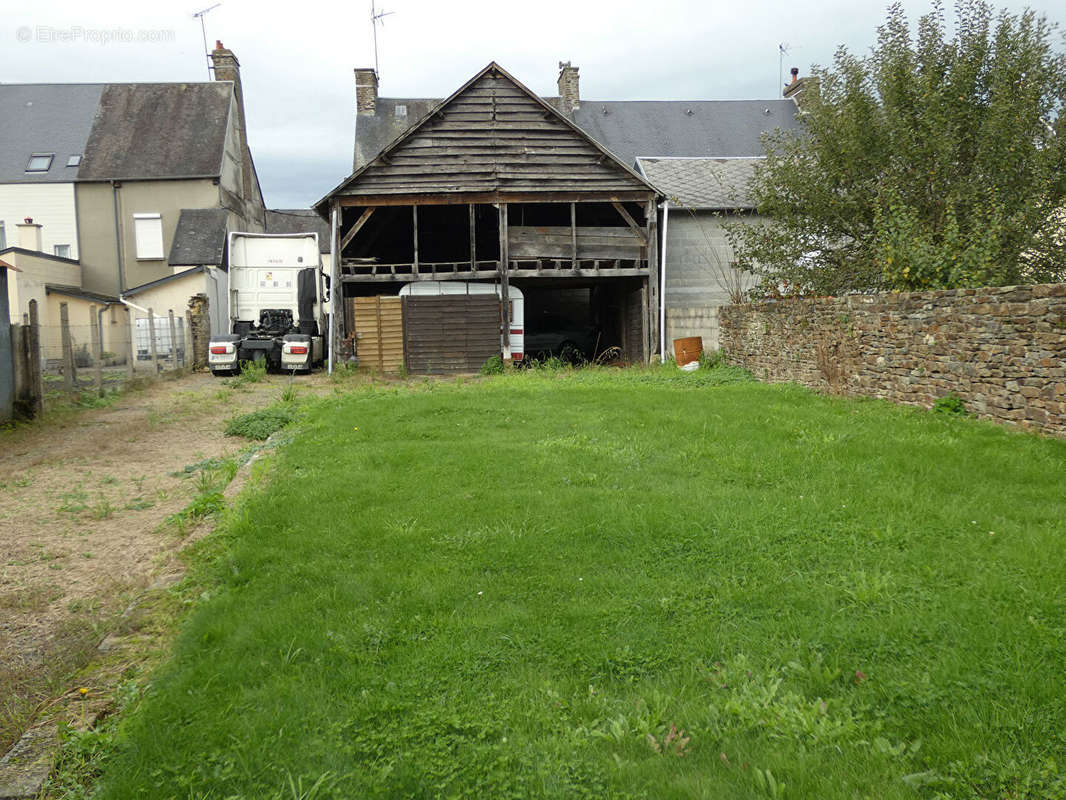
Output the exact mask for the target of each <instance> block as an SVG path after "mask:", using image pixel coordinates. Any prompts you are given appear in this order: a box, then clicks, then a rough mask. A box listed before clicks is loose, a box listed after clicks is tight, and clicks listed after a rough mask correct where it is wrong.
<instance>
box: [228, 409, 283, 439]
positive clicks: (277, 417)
mask: <svg viewBox="0 0 1066 800" xmlns="http://www.w3.org/2000/svg"><path fill="white" fill-rule="evenodd" d="M294 419H296V411H295V409H294V408H292V407H291V405H289V406H273V407H271V408H264V409H260V410H259V411H253V412H251V413H249V414H242V415H241V416H239V417H234V418H233V419H231V420H230V421H229V422H227V423H226V428H225V434H226V436H243V437H244V438H246V439H258V440H260V441H263V440H265V439H268V438H270V435H271V434H272V433H274V432H275V431H279V430H281V429H282V428H284V427H285V426H286V425H288V424H290V423H291V422H292V421H293V420H294Z"/></svg>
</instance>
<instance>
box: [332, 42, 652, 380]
mask: <svg viewBox="0 0 1066 800" xmlns="http://www.w3.org/2000/svg"><path fill="white" fill-rule="evenodd" d="M374 80H375V86H374V88H375V93H376V76H375V77H374ZM415 110H421V111H422V112H423V113H422V114H421V118H420V119H419V121H417V122H414V123H413V124H410V125H409V126H408V124H407V122H406V121H404V124H403V126H402V128H401V130H402V132H401V133H399V134H398V135H397V136H396V137H395V138H392V139H391V140H390V141H389V143H388V144H385V145H384V146H383V147H382V148H381V149H380V150H379V151H378V152H376V153H373V154H371V156H370V157H369V158H368V159H367V160H366V161H365V163H363V164H361V165H360V166H358V167H357V168H356V170H355V172H354V173H353V174H352V175H351V176H350V177H349V178H348V179H347V180H345V181H344V182H343V183H342V184H341V185H340V186H338V187H337V188H336V189H334V190H333V191H331V192H330V193H329V194H328V195H326V197H324V198H323V199H322V200H320V201H319V202H318V203H317V204H316V206H315V208H316V210H317V211H318V213H319V214H321V215H322V216H323V217H325V218H327V219H329V220H330V222H331V225H332V239H333V248H334V252H335V256H334V258H333V267H332V270H333V277H332V281H333V286H334V289H335V290H334V306H333V307H334V312H335V317H334V320H335V324H334V332H333V343H334V348H335V350H334V352H335V353H336V354H338V355H339V356H343V355H344V354H346V353H353V352H354V354H355V355H357V356H358V357H359V359H360V361H361V362H362V363H365V364H369V365H372V366H377V367H379V368H381V369H385V370H389V369H398V368H399V366H400V365H401V364H402V365H403V366H404V367H406V368H407V369H408V370H409V371H411V372H468V371H476V370H477V369H478V367H480V365H481V364H482V363H483V362H484V360H485V359H486V357H487V356H488V355H492V354H494V353H500V354H502V355H503V357H504V358H514V359H515V360H519V359H521V358H528V357H529V355H535V353H533V352H530V353H526V352H524V350H527V349H529V348H528V347H525V346H524V345H523V343H528V342H531V341H536V335H537V333H538V330H537V326H538V325H541V324H547V323H545V320H548V319H553V318H556V317H557V316H558V315H557V314H556V313H555V312H556V311H559V310H564V311H565V312H566V316H567V318H568V319H569V320H570V323H569V324H573V325H579V326H580V325H582V324H583V325H584V326H585V327H586V329H587V330H589V331H595V342H594V346H593V347H592V348H591V350H592V355H597V354H600V353H604V352H610V353H612V354H615V355H616V356H617V357H619V358H621V359H623V360H628V361H644V360H646V359H648V358H649V357H650V354H651V353H652V351H653V349H654V343H655V342H656V341H657V335H658V334H657V330H656V324H657V315H656V312H655V309H656V308H657V298H656V285H657V282H656V280H655V276H656V275H657V265H656V259H657V248H656V241H657V234H656V224H657V223H656V216H657V215H656V202H657V194H656V191H655V189H654V188H653V187H652V186H651V185H650V184H649V183H648V182H647V181H646V180H645V179H644V178H642V177H641V176H640V175H638V174H637V173H636V172H634V171H633V170H632V169H630V168H629V167H628V166H627V165H625V164H623V163H622V162H620V161H619V160H618V159H617V158H615V157H614V156H613V155H612V154H611V153H610V152H609V151H608V150H606V149H605V148H604V147H603V146H601V145H600V144H598V143H597V142H596V141H594V140H593V139H592V138H590V137H589V136H588V135H587V134H586V133H584V132H583V131H582V130H581V129H580V128H578V127H577V126H576V125H574V124H573V123H572V122H571V121H569V120H568V119H567V118H566V117H565V116H563V115H562V114H560V113H559V111H557V110H556V109H555V108H554V107H553V106H552V105H549V104H548V103H546V102H545V101H544V100H542V99H541V98H540V97H538V96H537V95H536V94H534V93H533V92H532V91H530V90H529V89H527V88H526V87H525V86H523V85H522V84H521V83H520V82H518V81H517V80H515V78H513V77H512V76H511V75H510V74H508V73H507V72H506V71H505V70H504V69H503V68H502V67H500V66H499V65H498V64H496V63H495V62H494V63H491V64H489V65H488V66H487V67H485V68H484V69H483V70H481V71H480V72H479V73H478V74H476V75H475V76H474V77H473V78H471V79H470V81H468V82H467V83H466V84H465V85H464V86H462V87H461V88H460V89H459V90H458V91H456V92H455V93H454V94H453V95H452V96H451V97H449V98H447V99H446V100H444V101H442V102H440V103H432V104H430V103H426V104H425V106H424V108H423V109H417V108H416V109H415ZM400 111H401V107H397V108H396V109H395V112H396V113H397V114H399V113H400ZM402 112H403V114H404V115H406V114H407V113H408V112H409V109H408V108H407V107H406V106H403V107H402ZM357 125H358V123H357ZM359 136H360V131H359V129H358V127H357V131H356V137H357V149H358V146H359V142H358V140H359ZM486 284H487V285H489V286H492V287H494V288H492V289H487V288H486V286H485V285H486ZM439 287H443V288H439ZM438 289H439V290H438ZM515 289H518V290H519V291H515ZM519 296H521V297H522V298H523V302H524V314H522V315H520V314H519V313H517V310H516V307H515V300H516V298H517V297H519Z"/></svg>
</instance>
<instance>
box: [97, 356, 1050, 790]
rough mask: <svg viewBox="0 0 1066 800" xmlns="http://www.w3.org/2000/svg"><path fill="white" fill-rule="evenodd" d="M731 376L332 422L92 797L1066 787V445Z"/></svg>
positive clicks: (228, 547) (324, 418) (290, 465)
mask: <svg viewBox="0 0 1066 800" xmlns="http://www.w3.org/2000/svg"><path fill="white" fill-rule="evenodd" d="M741 378H742V376H741V375H740V374H739V373H737V372H733V371H731V370H728V369H717V370H712V371H709V372H706V371H705V372H703V373H695V374H692V375H683V374H681V373H678V372H676V371H673V372H669V373H666V372H662V373H658V372H654V371H652V372H632V373H621V374H619V373H596V372H587V373H580V374H575V375H566V374H562V375H554V374H520V375H514V376H507V377H501V378H496V379H492V380H489V381H485V382H479V383H474V384H466V385H463V384H461V383H460V384H451V383H436V384H430V383H428V382H427V383H425V384H412V386H411V387H410V388H398V389H383V388H381V387H377V388H368V389H364V390H360V391H358V392H356V393H354V394H349V395H345V396H342V397H337V398H335V399H330V400H326V401H321V402H319V403H317V404H314V405H312V406H311V407H310V408H309V410H308V412H307V413H306V415H305V417H304V419H303V420H302V422H301V423H300V426H299V428H298V435H297V436H296V438H295V440H294V441H293V442H292V443H291V445H289V446H287V447H286V448H284V449H283V451H282V452H281V454H280V455H279V456H278V464H277V468H276V471H275V478H274V479H273V481H272V483H271V484H270V486H269V487H268V490H266V491H263V492H262V493H260V494H258V495H256V496H255V497H254V498H253V499H252V500H251V501H250V502H248V503H246V504H245V505H244V506H243V507H242V508H241V509H240V510H239V511H238V512H237V513H235V514H234V515H233V516H232V517H231V519H230V520H229V521H228V523H227V525H226V526H225V530H224V532H223V533H221V534H219V536H218V537H217V538H216V539H215V542H214V545H213V547H214V552H215V553H216V554H217V555H216V556H214V557H213V558H212V559H211V560H210V561H209V562H208V563H207V564H206V566H204V567H203V569H206V570H207V571H208V574H209V575H210V580H211V588H210V589H209V591H208V592H207V593H205V595H204V596H203V597H202V599H201V601H200V602H199V604H198V606H197V608H196V610H195V611H194V612H193V613H192V615H191V617H190V618H189V619H188V622H187V624H186V627H185V629H184V631H183V633H182V635H181V637H180V639H179V642H178V645H177V648H176V651H175V653H174V655H173V658H172V661H171V663H170V664H169V665H168V666H167V667H166V668H165V669H163V670H162V672H161V673H160V674H158V675H157V676H156V678H155V680H154V682H153V686H152V688H151V690H150V691H149V692H148V693H147V694H146V696H145V699H144V700H143V702H142V703H141V704H140V705H139V706H138V707H137V708H136V709H135V710H134V711H133V712H132V713H130V715H129V716H128V717H127V718H126V719H125V720H124V722H123V723H122V726H121V728H120V732H119V736H118V737H117V746H116V752H115V753H114V755H112V756H111V758H110V759H109V760H108V761H107V763H106V766H105V770H104V779H103V782H102V794H103V796H104V797H109V798H117V797H123V798H125V797H153V798H169V797H175V798H185V797H211V798H231V797H245V798H263V797H285V798H294V797H307V798H310V797H318V798H325V797H397V798H399V797H455V796H468V797H480V798H506V797H515V798H525V797H551V798H555V797H590V798H602V797H648V798H670V797H685V798H688V797H706V798H749V797H750V798H764V797H771V798H774V797H776V798H849V799H850V798H861V797H869V798H916V797H920V798H946V797H953V798H955V797H958V798H968V797H982V798H984V797H987V798H1006V797H1010V798H1016V797H1028V798H1034V799H1035V798H1048V797H1063V796H1066V780H1064V779H1063V777H1062V771H1063V768H1066V700H1064V697H1066V694H1064V689H1063V667H1064V665H1066V592H1064V590H1063V585H1064V581H1066V549H1064V547H1063V543H1064V539H1066V491H1064V475H1066V442H1062V441H1051V440H1046V439H1039V438H1036V437H1032V436H1027V435H1019V434H1013V433H1010V432H1008V431H1005V430H1003V429H1000V428H998V427H995V426H993V425H991V424H985V423H978V422H973V421H969V420H965V419H956V418H944V417H942V416H939V415H933V414H930V413H927V412H921V411H918V410H915V409H908V408H899V407H894V406H891V405H888V404H884V403H879V402H863V401H851V400H839V399H831V398H825V397H819V396H816V395H813V394H810V393H808V392H807V391H805V390H802V389H799V388H795V387H788V386H768V385H761V384H756V383H750V382H745V381H743V380H741Z"/></svg>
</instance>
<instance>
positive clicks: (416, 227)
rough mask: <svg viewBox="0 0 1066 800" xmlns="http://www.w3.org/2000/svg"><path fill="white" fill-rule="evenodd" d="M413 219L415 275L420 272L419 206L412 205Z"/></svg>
mask: <svg viewBox="0 0 1066 800" xmlns="http://www.w3.org/2000/svg"><path fill="white" fill-rule="evenodd" d="M411 221H412V222H413V223H414V239H415V266H414V270H415V275H417V274H418V206H411Z"/></svg>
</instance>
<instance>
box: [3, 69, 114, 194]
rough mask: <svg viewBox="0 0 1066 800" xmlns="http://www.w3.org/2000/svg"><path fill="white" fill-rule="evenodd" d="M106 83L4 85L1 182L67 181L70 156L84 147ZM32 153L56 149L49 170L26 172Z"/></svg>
mask: <svg viewBox="0 0 1066 800" xmlns="http://www.w3.org/2000/svg"><path fill="white" fill-rule="evenodd" d="M105 87H106V84H103V83H67V84H57V83H21V84H0V108H2V109H3V110H4V111H3V114H0V183H67V182H72V181H73V180H74V179H75V178H76V177H77V174H78V167H68V166H67V160H68V159H69V158H70V157H71V156H73V155H81V154H82V153H83V152H84V151H85V141H86V140H87V139H88V138H89V131H90V129H91V128H92V124H93V117H94V115H95V114H96V108H97V105H98V104H99V102H100V95H101V94H102V93H103V91H104V89H105ZM34 153H54V154H55V157H54V158H53V159H52V164H51V166H50V168H49V169H48V171H47V172H26V166H27V164H28V163H29V160H30V156H31V155H33V154H34Z"/></svg>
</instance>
